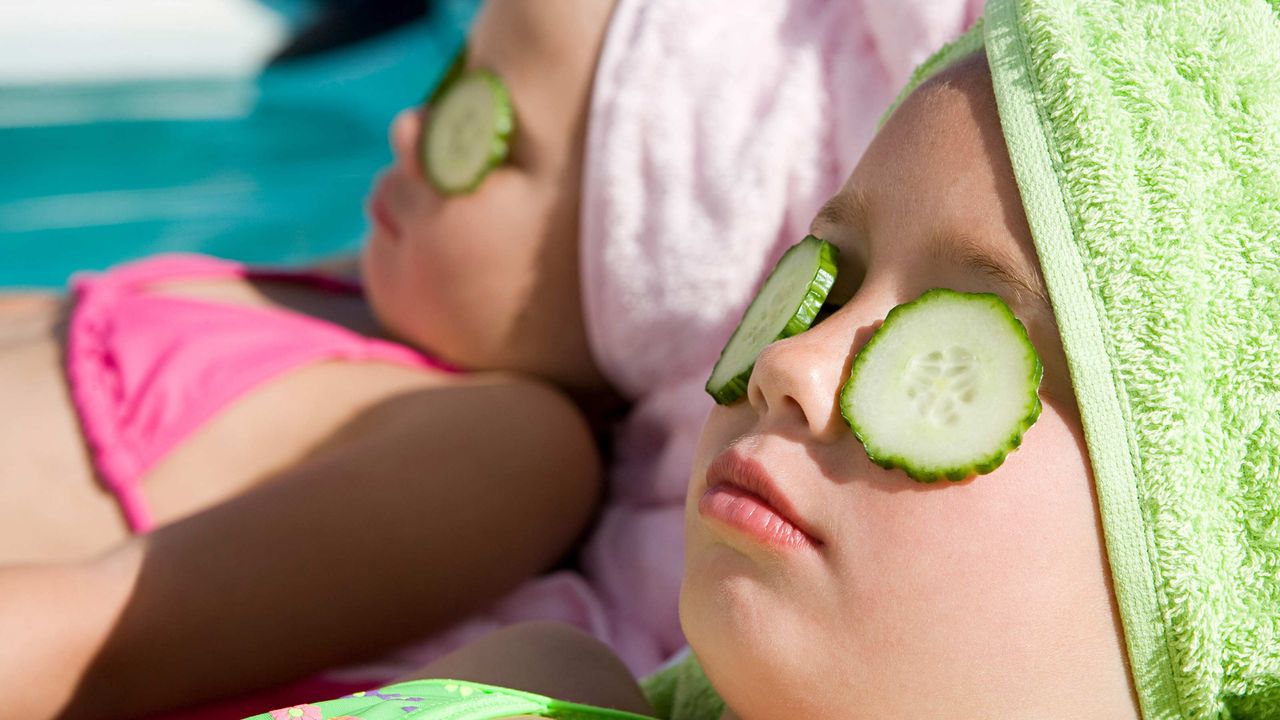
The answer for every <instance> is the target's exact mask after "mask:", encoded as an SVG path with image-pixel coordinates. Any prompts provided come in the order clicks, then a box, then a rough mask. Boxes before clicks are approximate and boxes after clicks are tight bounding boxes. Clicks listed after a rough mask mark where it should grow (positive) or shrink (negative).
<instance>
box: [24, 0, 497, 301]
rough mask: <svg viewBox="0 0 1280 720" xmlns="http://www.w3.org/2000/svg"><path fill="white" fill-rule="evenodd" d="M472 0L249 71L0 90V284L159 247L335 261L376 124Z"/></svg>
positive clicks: (382, 151) (426, 84) (357, 201)
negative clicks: (246, 75) (244, 75)
mask: <svg viewBox="0 0 1280 720" xmlns="http://www.w3.org/2000/svg"><path fill="white" fill-rule="evenodd" d="M475 5H476V1H475V0H451V1H449V2H440V3H436V9H435V10H434V11H433V13H432V14H431V15H430V16H429V17H428V18H427V19H425V20H423V21H421V22H418V23H415V24H413V25H411V26H407V27H404V28H401V29H398V30H396V31H394V32H393V33H389V34H387V35H384V36H382V37H379V38H376V39H373V40H370V41H366V42H364V43H361V44H358V45H353V46H350V47H347V48H343V49H342V50H340V51H336V52H330V53H327V54H325V55H323V56H320V57H317V58H315V59H304V60H298V61H295V62H293V63H292V64H288V65H282V66H279V67H276V68H270V69H268V70H266V71H264V73H263V74H262V75H260V76H259V77H256V78H250V79H242V80H202V81H187V82H174V81H165V82H134V83H122V84H117V85H95V86H81V87H53V88H21V87H0V285H4V286H28V287H50V286H61V285H62V284H64V283H65V281H66V279H67V277H68V275H70V274H71V273H72V272H74V271H76V270H81V269H100V268H104V267H107V266H109V265H112V264H114V263H118V262H120V261H123V260H127V259H132V258H137V257H141V256H144V255H149V254H152V253H156V252H162V251H173V250H183V251H196V252H206V253H212V254H215V255H220V256H223V257H229V258H235V259H238V260H244V261H248V262H258V263H300V262H307V261H311V260H317V259H321V258H327V257H332V256H335V255H343V254H348V253H350V252H352V251H354V250H355V248H356V247H358V245H359V242H360V238H361V237H362V235H363V233H364V229H365V225H366V219H365V217H364V210H363V200H364V196H365V193H366V192H367V191H368V188H369V183H370V180H371V179H372V177H373V175H374V174H375V172H376V171H377V170H378V168H380V167H382V166H384V165H386V164H387V163H388V162H389V161H390V159H391V154H390V150H389V149H388V147H387V140H386V137H387V125H388V124H389V122H390V120H391V118H392V117H393V116H394V115H395V113H396V112H397V111H399V110H400V109H401V108H404V107H407V106H409V105H413V104H415V103H417V102H420V101H421V99H422V98H423V96H424V95H425V93H426V91H427V90H428V89H430V87H431V86H432V85H433V84H434V82H435V80H436V79H437V78H438V77H439V76H440V75H441V74H442V73H443V71H444V69H445V68H446V67H447V65H448V62H449V61H450V60H452V58H453V56H454V53H455V52H456V51H457V49H458V48H459V47H460V45H461V43H462V39H463V35H464V32H465V27H466V25H467V23H468V22H469V21H470V18H471V15H472V13H473V12H474V9H475Z"/></svg>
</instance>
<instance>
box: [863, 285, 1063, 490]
mask: <svg viewBox="0 0 1280 720" xmlns="http://www.w3.org/2000/svg"><path fill="white" fill-rule="evenodd" d="M930 313H933V315H932V316H931V315H930ZM965 328H971V329H973V330H974V332H973V333H969V334H966V332H965ZM1043 375H1044V366H1043V365H1042V364H1041V362H1040V357H1039V355H1037V354H1036V351H1035V346H1034V345H1032V343H1031V339H1030V337H1029V336H1028V334H1027V329H1026V327H1025V326H1024V325H1023V324H1022V323H1021V322H1020V321H1019V320H1018V318H1017V317H1016V316H1015V315H1014V314H1013V311H1012V310H1010V309H1009V306H1008V305H1006V304H1005V302H1004V300H1002V299H1001V298H1000V296H998V295H996V294H994V293H962V292H957V291H955V290H949V289H946V288H934V289H932V290H929V291H927V292H925V293H924V294H923V295H921V296H920V297H919V298H916V299H915V300H913V301H911V302H908V303H904V304H902V305H898V306H897V307H895V308H893V309H892V310H890V311H889V313H888V315H887V316H886V317H885V319H884V322H883V323H882V324H881V326H880V327H879V328H878V329H877V330H876V332H875V333H874V334H873V335H872V336H871V338H870V339H869V340H868V341H867V343H866V345H864V346H863V347H862V349H861V350H860V351H859V352H858V355H857V357H856V358H854V361H853V363H852V365H851V367H850V370H849V379H848V380H847V381H846V382H845V385H844V388H843V389H842V390H841V393H840V414H841V415H842V416H843V417H844V419H845V422H847V423H848V424H849V427H850V428H851V429H852V430H853V434H854V435H855V436H857V438H858V440H859V441H860V442H862V444H863V446H864V447H865V448H866V451H867V456H868V457H869V458H870V459H871V461H872V462H874V463H875V464H876V465H879V466H880V467H883V468H886V469H894V468H897V469H900V470H902V471H904V472H905V473H906V474H907V475H908V476H909V477H911V478H912V479H913V480H916V481H918V482H926V483H931V482H935V481H937V480H941V479H946V480H950V481H960V480H964V479H967V478H970V477H973V476H975V475H984V474H987V473H990V472H992V471H994V470H995V469H996V468H998V467H999V466H1000V465H1001V464H1002V463H1003V462H1004V460H1005V458H1007V457H1008V455H1009V453H1010V452H1012V451H1013V450H1014V449H1016V448H1017V447H1018V446H1019V445H1020V444H1021V442H1022V436H1023V434H1024V433H1025V432H1026V431H1027V430H1028V429H1029V428H1030V427H1031V425H1032V424H1033V423H1034V422H1035V421H1036V419H1037V418H1039V416H1040V409H1041V403H1040V396H1039V392H1038V390H1039V386H1040V381H1041V379H1042V378H1043Z"/></svg>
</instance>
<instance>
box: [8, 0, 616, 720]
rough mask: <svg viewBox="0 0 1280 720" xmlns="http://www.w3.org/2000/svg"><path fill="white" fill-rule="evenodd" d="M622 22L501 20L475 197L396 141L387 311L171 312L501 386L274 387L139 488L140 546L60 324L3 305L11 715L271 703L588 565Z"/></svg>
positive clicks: (486, 52) (564, 9)
mask: <svg viewBox="0 0 1280 720" xmlns="http://www.w3.org/2000/svg"><path fill="white" fill-rule="evenodd" d="M610 10H611V3H608V2H599V1H597V0H560V1H557V2H544V0H535V1H534V2H523V1H504V2H501V3H495V4H494V5H493V6H490V7H488V8H486V10H485V12H484V13H483V14H482V16H481V17H480V18H479V20H478V22H477V25H476V27H475V29H474V31H473V34H472V36H471V39H470V54H469V57H470V64H472V65H474V66H477V67H479V66H483V67H487V68H490V69H492V70H494V71H496V72H497V73H499V74H500V75H502V76H503V77H504V79H505V80H506V81H507V83H508V85H509V87H510V88H511V92H512V94H513V98H514V103H515V105H516V108H517V113H518V116H519V121H520V129H519V134H518V136H517V137H516V140H515V151H514V153H513V158H512V162H511V163H509V164H507V165H504V166H502V167H500V168H498V169H496V170H495V171H494V172H493V173H492V175H491V176H490V177H489V178H488V179H487V180H486V181H485V183H483V184H482V185H481V187H480V188H479V189H478V190H477V191H476V192H475V193H473V194H471V195H467V196H462V197H457V198H450V199H447V200H446V199H444V198H442V197H440V196H439V195H438V194H436V193H435V191H434V190H433V189H432V188H431V187H430V186H429V185H428V184H427V183H426V182H425V180H424V178H423V173H422V168H421V161H420V159H419V156H418V152H417V138H418V137H419V135H420V131H421V123H422V122H423V115H422V112H421V111H420V110H416V109H415V110H411V111H407V112H405V113H402V115H401V116H400V117H398V118H397V119H396V121H395V123H394V124H393V126H392V130H391V143H392V147H393V150H394V152H395V156H396V161H395V163H394V164H393V166H392V167H391V168H390V169H389V170H388V171H387V173H386V174H385V176H384V177H383V178H382V180H381V181H380V182H379V184H378V189H377V190H376V191H375V193H374V196H375V197H376V198H377V200H376V202H378V203H379V204H380V205H381V207H382V208H383V209H384V210H385V211H386V213H387V217H389V218H390V221H391V223H393V224H392V225H391V226H388V225H387V224H385V223H378V224H377V225H375V227H374V228H373V229H372V230H371V235H370V237H369V238H368V240H367V247H366V252H365V256H364V262H363V265H364V268H363V269H364V280H365V284H366V287H367V290H368V292H369V294H370V300H371V301H372V305H369V304H366V303H365V302H364V301H362V300H359V299H356V298H351V297H346V296H337V295H329V294H322V293H317V292H314V291H311V290H308V289H305V288H300V287H298V286H295V285H285V284H277V283H257V284H255V283H252V282H243V281H217V282H182V283H169V284H165V285H162V286H157V287H155V288H153V291H154V292H157V293H169V294H176V295H184V296H191V297H196V298H200V299H202V300H207V301H215V302H219V303H242V304H246V305H250V306H267V307H283V308H286V309H290V310H294V311H298V312H302V313H306V314H309V315H314V316H317V317H320V318H323V319H326V320H329V321H332V322H335V323H337V324H339V325H342V326H346V327H348V328H350V329H353V330H356V331H357V332H360V333H363V334H366V335H369V336H374V337H378V336H391V337H394V338H397V339H400V340H402V341H405V342H408V343H409V344H412V345H415V346H418V347H421V348H426V349H429V350H430V351H432V352H433V353H435V354H437V355H438V356H441V357H442V358H443V359H444V360H446V361H449V362H452V363H454V364H457V365H460V366H463V367H467V368H469V369H476V370H480V371H490V372H475V373H468V374H461V375H452V374H445V373H440V372H435V371H423V370H417V369H410V368H405V367H399V366H393V365H390V364H383V363H354V362H339V361H332V362H322V363H317V364H313V365H308V366H304V367H302V368H300V369H297V370H294V371H291V372H289V373H286V374H284V375H281V376H278V377H277V378H276V379H273V380H272V381H270V382H268V383H267V384H265V385H263V386H261V387H259V388H257V389H255V390H253V391H251V392H250V393H249V394H247V395H245V396H243V397H241V398H240V399H238V400H237V401H235V402H233V403H232V404H231V405H229V406H227V408H226V409H225V410H223V411H222V412H221V413H220V414H219V415H217V416H216V417H215V418H214V419H213V420H211V421H210V422H208V423H207V424H205V425H204V426H202V427H201V428H200V429H199V430H197V431H196V432H195V433H194V434H193V435H192V436H191V437H190V438H188V439H187V440H186V441H184V442H183V443H182V444H181V445H179V446H178V448H177V449H176V450H174V451H173V452H172V453H171V454H170V455H168V456H167V457H166V458H165V459H164V460H163V461H162V462H161V463H160V464H159V465H157V466H156V467H155V468H154V469H152V470H151V471H150V472H149V473H148V474H147V475H146V476H145V477H144V487H145V493H146V496H147V500H148V502H149V504H150V506H151V509H152V511H153V513H154V515H155V517H156V521H157V525H158V529H157V530H156V531H154V532H152V533H150V534H149V535H147V536H141V537H131V536H130V535H129V534H128V530H127V527H126V526H125V524H124V522H123V520H122V517H121V514H120V510H119V507H118V505H117V502H116V500H115V498H114V497H112V496H111V495H110V494H109V493H107V492H106V491H105V490H103V489H102V487H101V486H100V484H99V483H98V482H97V479H96V478H95V476H94V472H93V469H92V466H91V464H90V462H89V460H90V459H89V455H88V453H87V451H86V448H85V443H84V440H83V437H82V435H81V431H80V427H79V424H78V420H77V418H76V416H75V415H74V413H73V411H72V407H71V404H70V402H69V395H68V389H67V381H66V378H65V375H64V372H63V365H62V354H63V350H64V345H65V341H66V336H65V319H66V313H67V311H68V307H67V304H66V300H64V299H63V298H60V297H55V296H49V295H21V296H10V297H5V298H2V299H0V397H4V398H5V400H6V408H5V413H4V415H5V417H7V418H8V419H9V420H8V421H7V422H5V423H4V426H3V429H2V430H0V637H4V638H5V641H4V643H0V688H3V689H4V690H5V691H6V695H7V696H9V697H12V698H15V699H16V700H17V705H11V706H9V707H10V708H11V711H13V712H19V711H21V712H22V713H23V714H24V716H25V717H32V718H44V717H52V716H54V715H62V716H66V717H113V716H123V715H133V714H138V713H142V712H146V711H150V710H154V709H159V708H163V707H168V706H172V705H175V704H181V703H188V702H193V701H197V700H200V699H204V698H209V697H215V696H218V695H221V694H225V693H229V692H234V691H237V690H243V689H249V688H253V687H264V686H269V685H271V684H273V683H276V682H279V681H281V680H285V679H289V678H292V677H297V676H299V675H301V674H303V673H306V672H310V671H314V670H316V669H319V668H322V667H325V666H327V665H330V664H332V663H334V662H338V661H342V660H349V659H353V658H358V657H361V656H365V655H368V654H370V653H373V652H376V651H378V650H382V649H385V648H387V647H389V646H391V645H393V644H395V643H398V642H403V641H404V640H406V639H410V638H413V637H414V636H416V635H420V634H422V633H424V632H426V631H429V630H430V629H432V628H438V627H442V626H443V625H444V624H446V623H448V622H449V621H451V620H454V619H457V618H458V617H460V616H461V615H462V614H464V613H465V612H467V611H469V610H472V609H475V608H477V607H479V606H481V605H482V604H483V603H485V602H487V601H489V600H491V599H493V598H495V597H496V596H498V595H499V594H500V593H502V592H503V591H505V590H507V589H509V588H511V587H513V586H514V585H515V584H516V583H517V582H519V581H520V580H522V579H524V578H526V577H528V576H530V575H532V574H534V573H536V572H538V571H540V570H543V569H545V568H547V567H548V566H549V565H551V564H552V563H554V562H555V561H556V560H557V559H558V558H559V557H561V556H562V555H563V553H565V552H566V551H567V550H568V549H569V548H570V547H571V545H572V544H573V542H574V541H575V540H576V539H577V537H578V536H579V534H580V533H581V532H582V531H583V529H584V528H585V526H586V524H587V522H588V521H589V518H590V516H591V513H592V510H593V508H594V506H595V504H596V502H597V501H598V498H599V492H600V490H599V488H600V472H601V471H600V459H599V455H598V452H597V449H596V446H595V443H594V440H593V427H592V424H593V423H594V422H596V421H598V420H599V419H600V417H601V414H602V413H603V412H606V411H607V410H608V409H609V408H611V407H613V406H614V404H615V403H616V401H615V400H614V399H613V398H614V396H613V393H612V391H611V389H610V388H609V387H608V385H607V384H606V383H605V381H604V379H603V377H602V376H601V374H600V373H599V371H598V370H597V369H596V367H595V364H594V361H593V359H592V358H591V356H590V353H589V352H588V350H587V345H586V338H585V331H584V330H583V323H582V312H581V307H580V303H579V301H578V281H577V216H578V205H577V191H578V176H579V174H580V167H581V154H582V136H583V130H584V127H585V122H586V119H585V110H586V103H587V99H588V92H589V88H590V81H591V77H592V72H593V70H594V63H595V57H596V54H597V52H598V49H599V46H600V43H601V42H602V39H603V31H604V28H605V25H606V23H607V21H608V16H609V12H610ZM548 67H554V68H555V72H554V73H549V72H545V69H546V68H548ZM481 269H482V270H483V272H480V270H481ZM480 276H483V277H480ZM476 278H479V282H474V280H476ZM418 283H431V286H430V287H427V288H422V287H419V286H418ZM428 305H431V306H432V307H431V308H430V309H432V310H436V311H439V312H434V313H433V312H428V311H427V309H426V308H427V306H428ZM499 371H510V373H514V374H509V373H506V372H499ZM230 629H234V630H230ZM37 688H38V691H37V690H36V689H37ZM24 703H25V704H24Z"/></svg>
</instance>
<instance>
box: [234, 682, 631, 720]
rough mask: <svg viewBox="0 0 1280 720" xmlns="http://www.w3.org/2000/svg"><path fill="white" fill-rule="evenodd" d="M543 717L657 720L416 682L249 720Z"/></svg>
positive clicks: (505, 692)
mask: <svg viewBox="0 0 1280 720" xmlns="http://www.w3.org/2000/svg"><path fill="white" fill-rule="evenodd" d="M515 715H537V716H539V717H546V718H559V719H560V720H653V719H652V718H649V717H647V716H645V715H636V714H634V713H628V712H623V711H621V710H610V709H608V708H600V707H593V706H591V705H580V704H578V703H571V702H564V701H561V700H556V699H554V698H549V697H546V696H545V695H537V694H535V693H529V692H523V691H521V690H511V689H509V688H504V687H497V686H495V685H484V684H482V683H474V682H467V681H465V680H436V679H433V680H410V681H408V682H403V683H397V684H395V685H389V686H387V687H384V688H382V689H380V690H371V691H369V692H358V693H355V694H353V695H348V696H346V697H343V698H338V699H337V700H326V701H325V702H321V703H317V704H314V705H310V704H309V705H297V706H295V707H291V708H282V709H280V710H273V711H271V712H269V713H262V714H261V715H255V716H253V717H252V718H249V719H248V720H392V718H395V719H396V720H499V718H509V717H512V716H515Z"/></svg>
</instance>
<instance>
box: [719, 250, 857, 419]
mask: <svg viewBox="0 0 1280 720" xmlns="http://www.w3.org/2000/svg"><path fill="white" fill-rule="evenodd" d="M838 256H839V253H838V251H837V250H836V248H835V246H834V245H832V244H830V243H828V242H826V241H825V240H822V239H820V238H817V237H814V236H813V235H806V236H805V237H804V239H803V240H801V241H800V242H798V243H796V244H795V245H792V246H791V247H790V248H788V249H787V251H786V252H785V253H783V254H782V257H781V258H779V259H778V263H777V264H776V265H775V266H774V268H773V270H772V271H771V272H770V273H769V276H768V277H767V278H765V281H764V283H763V284H762V285H761V287H760V291H759V292H758V293H757V294H756V297H755V298H754V299H753V300H752V301H751V304H750V305H748V306H747V309H746V311H744V312H743V314H742V320H741V321H740V322H739V323H738V326H737V327H736V328H735V329H734V331H733V334H732V335H730V336H729V341H728V342H727V343H725V346H724V350H722V351H721V353H720V359H719V360H717V361H716V364H715V367H714V368H713V369H712V371H711V377H710V378H709V379H708V380H707V385H706V390H707V393H708V394H710V395H711V397H712V398H713V399H714V400H715V401H716V402H717V403H718V404H720V405H730V404H732V403H735V402H737V401H738V400H739V399H741V398H742V397H743V396H744V395H746V393H747V387H748V381H749V380H750V379H751V371H752V370H753V369H754V368H755V359H756V357H757V356H758V355H759V354H760V352H761V351H762V350H764V348H765V347H767V346H768V345H769V344H770V343H772V342H775V341H777V340H782V339H785V338H789V337H791V336H793V335H797V334H799V333H802V332H804V331H805V330H808V329H809V327H810V326H811V325H813V321H814V318H816V317H817V315H818V313H819V312H820V311H821V310H822V306H823V303H825V302H826V299H827V294H828V293H830V292H831V287H832V285H834V284H835V279H836V264H837V260H838ZM770 305H771V306H770Z"/></svg>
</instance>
